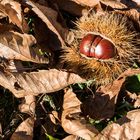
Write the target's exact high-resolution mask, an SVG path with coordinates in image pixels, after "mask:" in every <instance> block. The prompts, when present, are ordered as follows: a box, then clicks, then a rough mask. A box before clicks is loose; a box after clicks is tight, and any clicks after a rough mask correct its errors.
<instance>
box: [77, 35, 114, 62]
mask: <svg viewBox="0 0 140 140" xmlns="http://www.w3.org/2000/svg"><path fill="white" fill-rule="evenodd" d="M80 53H81V54H83V55H85V56H86V57H90V58H97V59H110V58H113V57H114V56H115V55H116V48H115V46H114V44H113V43H112V42H110V41H109V40H107V39H104V38H103V37H101V36H99V35H94V34H87V35H86V36H84V37H83V39H82V41H81V43H80Z"/></svg>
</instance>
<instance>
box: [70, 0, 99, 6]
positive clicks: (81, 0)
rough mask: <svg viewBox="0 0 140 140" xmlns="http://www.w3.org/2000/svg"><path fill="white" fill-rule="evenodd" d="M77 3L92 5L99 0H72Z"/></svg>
mask: <svg viewBox="0 0 140 140" xmlns="http://www.w3.org/2000/svg"><path fill="white" fill-rule="evenodd" d="M72 1H74V2H76V3H78V4H81V5H86V6H90V7H94V6H96V5H97V4H98V3H99V0H72Z"/></svg>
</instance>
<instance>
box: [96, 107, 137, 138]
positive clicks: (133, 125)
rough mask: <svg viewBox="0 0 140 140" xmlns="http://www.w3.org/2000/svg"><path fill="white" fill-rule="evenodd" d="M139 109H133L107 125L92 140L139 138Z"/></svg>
mask: <svg viewBox="0 0 140 140" xmlns="http://www.w3.org/2000/svg"><path fill="white" fill-rule="evenodd" d="M139 116H140V110H139V109H138V110H133V111H130V112H128V113H127V115H126V116H125V117H123V118H121V119H119V120H118V121H117V122H116V123H113V124H110V125H108V126H107V127H106V128H105V129H104V130H103V131H101V133H100V134H98V136H96V138H94V140H102V139H103V140H108V139H110V140H132V139H133V140H138V139H139V138H140V117H139Z"/></svg>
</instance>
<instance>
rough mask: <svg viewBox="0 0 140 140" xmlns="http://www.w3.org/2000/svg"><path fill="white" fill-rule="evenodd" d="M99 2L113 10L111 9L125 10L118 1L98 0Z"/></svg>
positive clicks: (124, 6)
mask: <svg viewBox="0 0 140 140" xmlns="http://www.w3.org/2000/svg"><path fill="white" fill-rule="evenodd" d="M100 2H101V3H103V4H104V5H106V6H109V7H111V8H113V9H125V8H127V6H126V5H124V4H123V3H121V2H119V1H118V0H100Z"/></svg>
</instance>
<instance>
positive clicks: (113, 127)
mask: <svg viewBox="0 0 140 140" xmlns="http://www.w3.org/2000/svg"><path fill="white" fill-rule="evenodd" d="M92 10H94V11H95V12H97V13H99V14H101V13H104V12H105V11H114V12H116V13H121V14H126V15H127V16H128V17H129V18H130V19H131V20H132V21H133V22H134V24H135V26H136V29H137V31H138V32H140V20H139V19H140V2H139V1H138V0H129V1H126V0H122V1H121V0H114V1H113V0H22V1H19V0H1V1H0V86H1V96H0V138H1V139H10V140H24V139H27V140H33V139H38V140H59V139H60V140H61V139H64V140H80V139H85V140H132V139H133V140H137V139H140V118H139V115H140V110H139V107H140V94H139V93H140V69H139V63H140V61H139V62H137V63H136V64H134V65H136V66H135V67H136V69H128V70H126V71H125V72H124V73H122V74H121V75H120V76H119V77H118V78H117V79H116V80H114V81H113V82H112V83H110V84H108V85H105V86H104V85H102V86H96V85H95V84H94V78H93V81H88V80H85V79H83V78H82V77H80V76H79V75H78V74H77V73H72V72H71V70H70V69H69V70H66V69H65V63H63V62H61V57H60V55H61V54H62V53H63V48H64V47H66V46H67V43H68V42H70V41H71V40H72V39H73V34H71V31H70V30H71V29H73V28H75V24H74V22H75V21H76V20H77V19H79V18H82V16H83V15H84V16H86V15H87V13H89V12H90V11H92ZM69 47H70V46H69ZM138 57H139V58H140V56H138ZM131 79H133V80H134V81H133V80H131ZM90 82H91V83H90ZM89 83H90V84H89ZM136 89H138V90H137V91H135V90H136ZM9 98H10V100H9Z"/></svg>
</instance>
